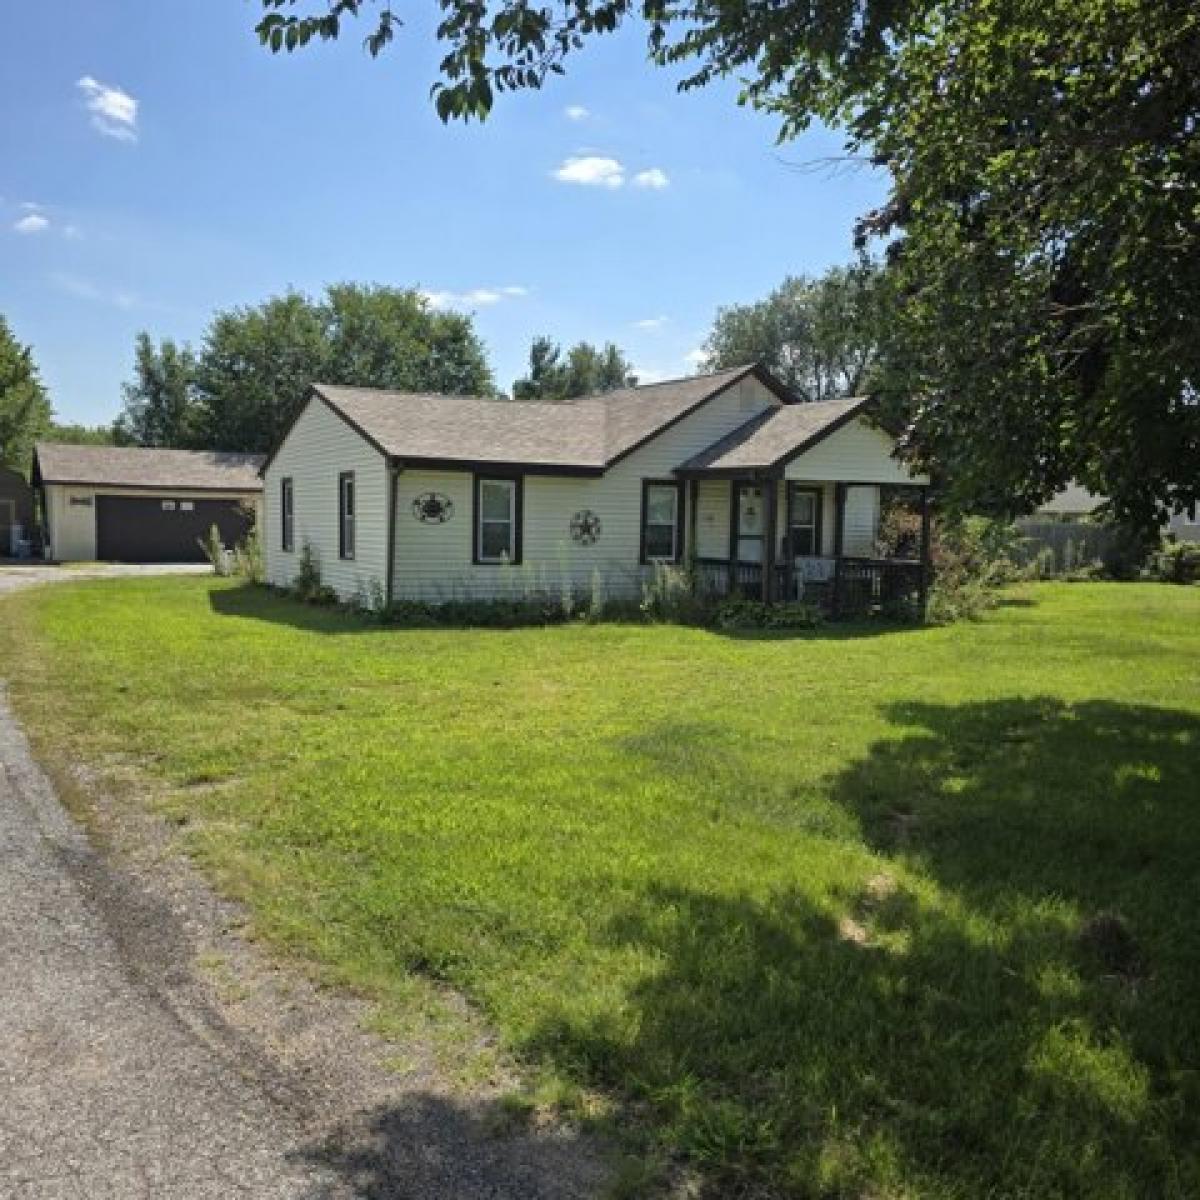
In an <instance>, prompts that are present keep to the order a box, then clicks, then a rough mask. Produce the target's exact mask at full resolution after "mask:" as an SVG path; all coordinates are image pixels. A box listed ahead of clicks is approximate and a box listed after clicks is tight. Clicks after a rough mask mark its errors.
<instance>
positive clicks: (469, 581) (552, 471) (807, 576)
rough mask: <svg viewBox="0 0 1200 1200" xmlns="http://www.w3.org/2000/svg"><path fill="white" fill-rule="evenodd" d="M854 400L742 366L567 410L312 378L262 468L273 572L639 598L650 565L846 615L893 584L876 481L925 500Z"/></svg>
mask: <svg viewBox="0 0 1200 1200" xmlns="http://www.w3.org/2000/svg"><path fill="white" fill-rule="evenodd" d="M865 407H866V401H864V400H857V399H855V400H833V401H826V402H822V403H817V404H803V403H799V402H797V401H796V400H795V398H794V397H793V396H792V394H791V393H790V392H788V390H787V389H786V388H784V387H783V385H782V384H780V383H779V382H778V381H777V380H775V379H774V378H773V377H772V376H771V375H769V374H768V373H767V372H766V371H764V370H762V369H761V368H759V367H754V366H751V367H744V368H739V369H735V370H728V371H722V372H718V373H717V374H713V375H702V376H694V377H691V378H686V379H679V380H673V381H670V382H666V383H657V384H650V385H647V386H644V387H635V388H626V389H623V390H620V391H615V392H610V393H607V394H604V395H598V396H589V397H585V398H582V399H579V400H575V401H573V402H568V403H560V404H551V403H542V402H537V403H529V402H510V401H500V400H491V399H481V398H475V397H459V396H441V395H410V394H404V393H397V392H387V391H377V390H371V389H360V388H344V387H331V386H327V385H323V384H318V385H315V386H314V387H313V388H312V391H311V393H310V395H309V397H308V400H307V402H306V403H305V405H304V407H303V408H302V409H301V411H300V413H299V415H298V416H297V418H296V420H295V421H294V422H293V424H292V426H291V427H290V428H289V429H288V431H287V432H286V433H285V435H284V437H283V438H282V440H281V442H280V443H279V445H278V446H277V447H276V449H275V451H274V452H273V453H272V454H271V455H270V457H269V458H268V460H267V463H266V465H265V466H264V467H263V471H262V474H263V478H264V493H263V494H264V512H265V520H264V528H263V536H264V544H265V550H266V566H267V579H268V582H270V583H271V584H273V585H276V586H279V587H287V586H288V585H290V584H291V583H292V582H293V581H294V579H295V577H296V574H297V570H298V567H299V563H300V558H301V554H302V552H303V551H304V550H305V548H306V547H307V548H309V549H310V550H311V553H312V554H313V556H314V557H315V558H316V559H317V561H318V564H319V567H320V571H321V577H322V581H323V582H324V583H326V584H328V585H330V586H331V587H333V588H334V589H335V590H336V591H337V593H338V595H339V596H340V597H342V598H343V599H345V600H356V599H357V600H359V601H360V602H362V601H366V602H368V603H372V604H375V603H390V602H393V601H401V600H421V601H425V602H434V603H436V602H439V601H448V600H453V599H483V598H495V597H499V598H504V597H509V596H512V597H516V596H520V595H523V594H526V593H528V592H530V591H535V590H536V591H539V592H540V591H546V592H555V593H557V592H558V591H559V590H560V589H562V588H563V587H564V586H566V585H570V586H571V587H573V588H574V589H575V590H576V591H577V592H579V593H580V594H581V595H586V594H587V593H588V592H589V591H590V589H591V588H592V587H593V586H595V583H596V581H599V583H600V585H601V587H602V588H603V591H604V594H605V595H606V596H609V597H636V596H639V595H640V594H641V590H642V587H643V585H644V584H645V583H646V581H647V580H648V579H649V578H650V577H651V576H652V574H653V571H654V564H656V563H668V564H682V563H685V562H687V563H692V564H694V565H695V567H696V570H697V574H698V577H699V579H700V581H701V584H702V585H703V586H704V587H705V588H706V589H707V590H709V591H712V592H715V593H717V594H722V595H723V594H729V593H732V592H735V591H737V592H743V593H748V594H751V595H754V596H756V597H757V596H761V597H762V598H763V599H766V600H784V599H796V598H800V597H804V598H806V599H814V600H821V601H824V602H827V603H830V604H832V606H834V607H835V608H842V609H845V608H847V607H850V606H851V600H855V606H856V607H862V606H864V605H866V606H869V605H870V604H871V603H872V602H874V603H876V604H877V603H879V602H880V601H881V599H882V600H887V599H888V593H889V589H891V590H892V591H894V590H895V589H897V588H906V589H907V590H908V592H909V593H910V594H911V597H912V598H913V600H914V602H921V601H923V591H924V579H925V571H924V569H923V566H922V564H921V562H920V560H919V559H918V558H915V557H914V558H913V559H911V560H904V561H895V560H892V561H888V562H883V561H880V560H879V559H877V558H876V557H875V555H876V547H875V543H876V535H877V532H878V522H879V515H880V507H881V502H880V495H881V489H886V488H891V487H912V486H914V485H915V486H917V487H919V488H921V489H922V490H921V497H922V503H923V502H924V487H925V485H926V483H927V482H928V481H927V480H926V479H925V478H923V477H919V476H913V475H911V474H910V473H909V472H908V471H907V469H906V468H905V467H904V466H903V465H902V464H901V463H900V462H899V461H898V460H897V459H896V458H895V457H894V454H893V451H894V445H893V442H892V439H891V438H890V437H889V436H888V435H887V434H885V433H883V432H881V431H880V430H879V429H878V428H877V427H875V426H874V425H872V424H871V423H870V422H869V421H868V420H867V419H866V416H865Z"/></svg>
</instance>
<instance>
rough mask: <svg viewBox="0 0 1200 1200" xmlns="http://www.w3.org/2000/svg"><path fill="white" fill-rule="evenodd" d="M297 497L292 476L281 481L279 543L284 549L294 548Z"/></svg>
mask: <svg viewBox="0 0 1200 1200" xmlns="http://www.w3.org/2000/svg"><path fill="white" fill-rule="evenodd" d="M295 518H296V498H295V494H294V492H293V490H292V481H291V478H290V477H289V478H287V479H281V480H280V481H279V544H280V547H281V548H282V549H284V550H289V551H290V550H294V549H295V546H296V541H295V526H296V520H295Z"/></svg>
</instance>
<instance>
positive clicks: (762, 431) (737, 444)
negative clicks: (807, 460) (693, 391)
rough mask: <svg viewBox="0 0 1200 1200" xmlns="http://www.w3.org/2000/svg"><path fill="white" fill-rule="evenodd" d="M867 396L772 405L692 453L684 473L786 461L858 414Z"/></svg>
mask: <svg viewBox="0 0 1200 1200" xmlns="http://www.w3.org/2000/svg"><path fill="white" fill-rule="evenodd" d="M869 403H870V400H869V399H868V398H867V397H864V396H853V397H850V398H847V399H844V400H818V401H815V402H813V403H810V404H789V405H787V406H786V407H783V408H773V409H768V410H767V411H766V412H765V413H760V414H759V415H758V416H756V417H754V418H753V419H752V420H750V421H747V422H746V424H745V425H742V426H739V427H738V428H737V429H735V430H734V431H733V432H732V433H729V434H727V435H726V436H725V437H723V438H721V440H720V441H718V442H714V443H713V444H712V445H711V446H709V447H708V449H707V450H702V451H701V452H700V453H699V454H697V455H694V456H693V457H692V458H689V459H688V460H687V462H685V463H683V464H682V465H681V466H679V467H678V468H677V471H678V473H680V474H685V473H696V474H716V475H720V474H742V473H745V472H746V471H761V470H770V469H772V468H776V467H781V466H783V465H784V464H785V463H787V462H790V461H791V460H792V459H793V458H796V457H797V456H798V455H800V454H803V453H804V452H805V451H806V450H810V449H812V447H813V446H815V445H816V444H817V443H818V442H821V441H823V440H824V439H825V438H827V437H828V436H829V435H830V434H831V433H835V432H836V431H837V430H839V429H841V427H842V426H843V425H845V424H847V423H848V422H850V421H852V420H854V418H855V417H857V416H858V415H859V414H860V413H861V412H862V411H863V410H864V409H865V408H866V406H867V405H868V404H869Z"/></svg>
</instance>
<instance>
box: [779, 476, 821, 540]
mask: <svg viewBox="0 0 1200 1200" xmlns="http://www.w3.org/2000/svg"><path fill="white" fill-rule="evenodd" d="M787 511H788V542H789V544H790V545H791V548H792V555H793V556H794V557H796V558H804V557H811V556H817V555H820V553H821V491H820V489H819V488H810V487H801V486H800V485H798V484H795V483H793V484H789V485H788V509H787Z"/></svg>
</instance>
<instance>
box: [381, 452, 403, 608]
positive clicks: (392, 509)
mask: <svg viewBox="0 0 1200 1200" xmlns="http://www.w3.org/2000/svg"><path fill="white" fill-rule="evenodd" d="M385 494H386V496H387V501H388V505H387V562H386V563H385V564H384V571H383V577H384V590H383V597H384V602H385V603H386V605H387V607H388V608H391V607H392V605H393V604H394V603H395V600H396V506H397V505H398V504H399V503H400V472H399V471H398V470H397V469H396V468H395V467H393V466H389V467H388V469H387V484H386V487H385Z"/></svg>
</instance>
